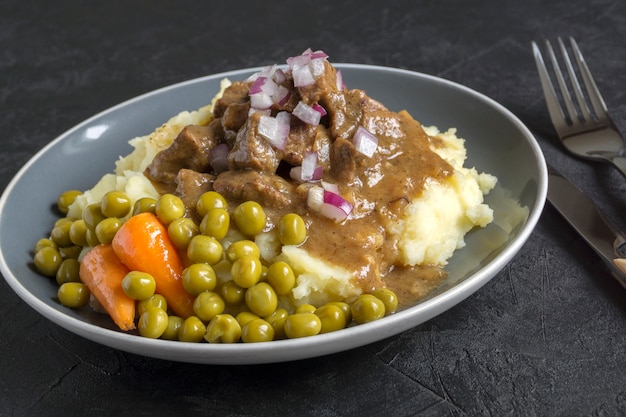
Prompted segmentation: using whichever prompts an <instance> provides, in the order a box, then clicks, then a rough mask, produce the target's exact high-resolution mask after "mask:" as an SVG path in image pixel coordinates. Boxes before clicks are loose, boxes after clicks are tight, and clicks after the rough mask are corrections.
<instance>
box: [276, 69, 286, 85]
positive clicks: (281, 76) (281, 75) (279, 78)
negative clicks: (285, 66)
mask: <svg viewBox="0 0 626 417" xmlns="http://www.w3.org/2000/svg"><path fill="white" fill-rule="evenodd" d="M273 78H274V81H275V82H276V84H282V83H284V82H285V81H287V75H286V74H285V71H283V70H282V69H280V68H277V69H276V71H275V72H274V77H273Z"/></svg>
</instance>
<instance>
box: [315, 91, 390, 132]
mask: <svg viewBox="0 0 626 417" xmlns="http://www.w3.org/2000/svg"><path fill="white" fill-rule="evenodd" d="M321 104H322V106H324V108H325V109H326V111H327V112H328V115H329V117H330V129H331V134H332V135H333V137H339V138H343V139H349V138H351V137H352V135H353V134H354V131H355V130H356V128H357V127H358V126H359V125H361V124H362V119H363V115H364V114H366V113H370V112H376V111H385V110H387V109H386V108H385V106H383V105H382V104H380V103H379V102H378V101H376V100H374V99H371V98H369V97H368V96H367V95H366V94H365V91H363V90H343V91H338V92H330V93H329V94H327V95H326V96H325V98H324V100H323V102H322V103H321Z"/></svg>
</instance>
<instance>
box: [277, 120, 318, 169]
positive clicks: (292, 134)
mask: <svg viewBox="0 0 626 417" xmlns="http://www.w3.org/2000/svg"><path fill="white" fill-rule="evenodd" d="M318 127H319V128H321V129H325V128H324V127H323V126H321V125H319V126H312V125H309V124H306V123H303V122H300V121H296V122H295V123H292V125H291V129H290V130H289V137H288V138H287V143H286V144H285V149H284V150H283V152H282V160H283V161H285V162H287V163H288V164H290V165H294V166H296V165H302V158H303V157H304V154H305V153H306V152H307V151H310V150H311V149H312V148H313V143H314V142H315V137H316V132H317V130H318Z"/></svg>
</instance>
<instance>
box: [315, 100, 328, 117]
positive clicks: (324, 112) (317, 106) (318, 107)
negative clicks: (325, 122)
mask: <svg viewBox="0 0 626 417" xmlns="http://www.w3.org/2000/svg"><path fill="white" fill-rule="evenodd" d="M311 107H313V110H315V111H316V112H318V113H319V114H321V115H322V116H326V115H327V114H328V112H326V109H325V108H324V107H322V106H320V105H319V104H317V103H313V105H312V106H311Z"/></svg>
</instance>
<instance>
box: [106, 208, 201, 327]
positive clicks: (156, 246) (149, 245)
mask: <svg viewBox="0 0 626 417" xmlns="http://www.w3.org/2000/svg"><path fill="white" fill-rule="evenodd" d="M111 245H112V246H113V250H114V251H115V254H116V255H117V256H118V257H119V258H120V260H121V261H122V263H124V265H126V266H127V267H128V268H129V269H131V270H134V271H142V272H147V273H148V274H150V275H152V276H153V277H154V280H155V281H156V292H157V293H159V294H161V295H162V296H163V297H165V299H166V300H167V305H168V307H169V308H171V309H172V311H173V312H174V313H175V314H176V315H178V316H181V317H183V318H187V317H189V316H192V315H193V314H194V312H193V301H194V299H195V297H194V296H193V295H191V294H189V293H188V292H187V291H185V289H184V288H183V283H182V272H183V264H182V261H181V259H180V256H179V255H178V252H177V251H176V247H175V246H174V244H173V243H172V241H171V240H170V238H169V235H168V234H167V228H166V227H165V226H164V225H163V223H161V222H160V221H159V219H158V218H157V217H156V215H154V214H153V213H141V214H137V215H135V216H132V217H131V218H129V219H128V220H127V221H126V222H125V223H124V224H123V225H122V227H120V229H119V230H118V231H117V233H116V234H115V237H114V238H113V242H112V243H111Z"/></svg>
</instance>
